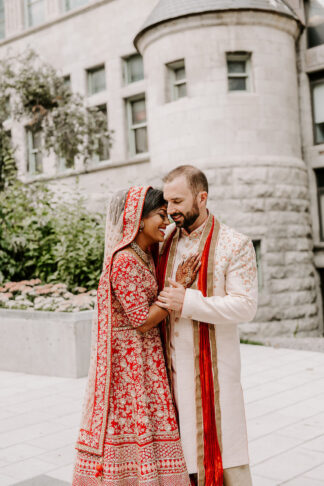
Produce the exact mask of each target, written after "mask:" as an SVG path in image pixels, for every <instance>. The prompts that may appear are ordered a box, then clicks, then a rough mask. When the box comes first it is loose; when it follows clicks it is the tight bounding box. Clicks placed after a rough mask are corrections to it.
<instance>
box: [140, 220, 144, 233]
mask: <svg viewBox="0 0 324 486" xmlns="http://www.w3.org/2000/svg"><path fill="white" fill-rule="evenodd" d="M144 226H145V225H144V221H143V220H142V221H141V222H140V225H139V230H140V231H143V229H144Z"/></svg>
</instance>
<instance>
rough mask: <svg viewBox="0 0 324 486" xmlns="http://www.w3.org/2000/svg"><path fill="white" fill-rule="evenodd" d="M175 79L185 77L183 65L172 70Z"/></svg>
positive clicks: (178, 79)
mask: <svg viewBox="0 0 324 486" xmlns="http://www.w3.org/2000/svg"><path fill="white" fill-rule="evenodd" d="M174 73H175V78H176V81H180V80H181V79H186V71H185V68H184V67H181V68H179V69H175V70H174Z"/></svg>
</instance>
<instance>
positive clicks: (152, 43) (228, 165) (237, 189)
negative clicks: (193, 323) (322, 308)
mask: <svg viewBox="0 0 324 486" xmlns="http://www.w3.org/2000/svg"><path fill="white" fill-rule="evenodd" d="M301 29H302V25H301V23H300V21H299V20H298V18H297V17H296V15H295V13H294V12H293V11H292V10H291V8H290V7H289V6H287V4H286V3H285V2H284V1H280V0H161V1H160V2H159V3H158V4H157V5H156V7H155V9H154V10H153V11H152V13H151V15H150V16H149V17H148V19H147V21H146V22H145V23H144V25H143V27H142V28H141V30H140V31H139V32H138V34H137V35H136V38H135V45H136V47H137V48H138V50H139V51H140V52H141V54H142V55H143V58H144V67H145V77H146V80H147V90H146V96H147V118H148V121H149V123H148V127H149V145H150V155H151V164H152V169H153V170H155V171H156V173H161V172H163V173H166V172H167V171H168V170H170V169H172V168H174V167H175V166H177V165H180V164H183V163H188V164H194V165H196V166H197V167H199V168H201V169H202V170H204V172H205V173H206V175H207V176H208V179H209V181H210V204H209V207H210V208H211V209H212V210H213V212H214V213H215V214H216V215H217V216H218V217H219V218H220V219H221V220H222V221H224V222H225V223H227V224H229V225H231V226H234V227H235V228H237V229H238V230H241V231H242V232H245V233H247V234H248V235H250V236H251V237H252V238H253V239H254V240H256V241H258V242H261V246H260V248H258V252H259V253H260V269H259V270H260V306H259V311H258V314H257V317H256V319H255V322H254V323H252V324H247V325H243V326H242V330H243V333H244V334H245V335H246V336H251V335H254V334H258V333H262V334H263V335H278V334H293V333H295V334H296V333H299V334H301V335H302V334H316V333H317V332H318V329H319V323H320V317H319V308H318V304H317V302H316V279H315V270H314V266H313V253H312V240H311V228H310V215H309V196H308V193H309V188H308V178H307V171H306V166H305V163H304V161H303V159H302V153H301V137H300V124H299V104H298V86H297V72H296V47H295V43H296V40H297V39H298V37H299V35H300V32H301ZM233 56H234V57H233ZM240 56H242V59H246V71H245V74H246V75H247V78H246V85H245V88H246V89H241V90H233V91H232V90H230V89H229V86H231V85H230V83H231V81H230V77H231V76H230V74H231V73H230V61H231V59H232V60H233V59H234V60H235V59H240ZM244 56H245V57H244ZM177 66H178V68H179V67H180V69H182V71H181V75H182V78H183V79H182V81H183V86H182V92H181V93H180V95H178V97H174V96H173V95H172V93H171V94H170V83H171V84H172V83H173V85H174V86H175V85H176V83H175V82H174V79H175V78H173V79H172V76H174V72H175V69H176V68H177ZM184 70H185V71H184ZM184 73H185V74H184ZM170 76H171V78H170ZM184 85H185V86H184ZM174 86H173V87H174ZM234 86H235V82H234ZM241 88H242V86H241ZM178 94H179V93H178ZM185 94H186V95H185ZM183 95H184V96H183ZM176 98H178V99H176ZM257 247H258V244H257Z"/></svg>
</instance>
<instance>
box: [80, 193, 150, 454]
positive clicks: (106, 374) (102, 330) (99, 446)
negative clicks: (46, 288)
mask: <svg viewBox="0 0 324 486" xmlns="http://www.w3.org/2000/svg"><path fill="white" fill-rule="evenodd" d="M149 187H150V186H147V187H131V188H130V190H129V191H128V194H127V199H126V203H125V209H124V216H123V223H124V224H123V237H122V240H121V241H120V242H119V243H118V245H117V246H116V248H115V249H114V250H113V252H112V254H111V255H109V256H108V257H107V259H106V261H105V265H104V269H103V272H102V274H101V277H100V280H99V286H98V292H97V309H98V310H97V314H96V316H95V319H94V321H93V331H94V332H93V338H94V342H92V348H93V349H92V360H91V363H90V369H89V375H88V383H87V389H86V393H85V398H84V406H83V416H82V420H81V427H80V432H79V437H78V441H77V444H76V448H77V449H78V450H80V451H85V452H90V453H92V454H96V455H98V456H102V454H103V445H104V439H105V433H106V425H107V418H108V404H109V391H110V374H111V312H112V311H111V285H110V274H111V267H112V261H113V257H114V255H115V253H116V252H117V251H119V250H121V249H122V248H124V247H126V246H127V245H129V244H130V243H131V242H132V241H133V240H134V239H135V237H136V235H137V233H138V230H139V225H140V220H141V216H142V211H143V206H144V201H145V196H146V193H147V191H148V189H149Z"/></svg>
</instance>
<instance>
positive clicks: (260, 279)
mask: <svg viewBox="0 0 324 486" xmlns="http://www.w3.org/2000/svg"><path fill="white" fill-rule="evenodd" d="M252 243H253V246H254V250H255V257H256V264H257V275H258V286H259V290H261V289H262V287H263V276H262V270H261V240H253V241H252Z"/></svg>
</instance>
